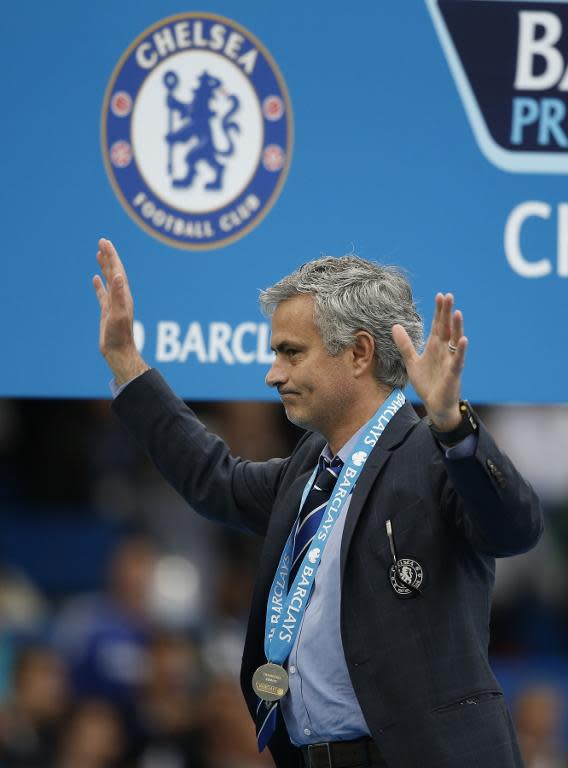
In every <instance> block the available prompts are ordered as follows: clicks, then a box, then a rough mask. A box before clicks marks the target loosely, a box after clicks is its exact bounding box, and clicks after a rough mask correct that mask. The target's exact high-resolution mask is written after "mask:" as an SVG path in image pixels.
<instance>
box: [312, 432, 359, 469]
mask: <svg viewBox="0 0 568 768" xmlns="http://www.w3.org/2000/svg"><path fill="white" fill-rule="evenodd" d="M366 426H367V425H366V424H363V426H362V427H360V428H359V429H358V430H357V432H355V434H354V435H352V436H351V437H350V438H349V440H348V441H347V442H346V443H345V444H344V445H343V446H342V447H341V448H340V449H339V451H338V452H337V456H338V457H339V458H340V459H341V461H342V462H343V463H344V464H345V461H346V460H347V459H348V458H349V456H350V455H351V453H352V452H353V449H354V448H355V446H356V445H357V442H358V441H359V438H360V437H361V436H362V435H363V433H364V431H365V427H366ZM320 458H324V459H327V460H328V461H329V462H331V461H333V459H334V458H335V456H333V454H332V453H331V449H330V447H329V443H326V444H325V445H324V447H323V450H322V452H321V453H320Z"/></svg>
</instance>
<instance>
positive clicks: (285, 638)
mask: <svg viewBox="0 0 568 768" xmlns="http://www.w3.org/2000/svg"><path fill="white" fill-rule="evenodd" d="M405 402H406V398H405V396H404V394H403V393H402V391H401V390H400V389H395V390H393V391H392V392H391V394H390V395H389V396H388V397H387V399H386V400H385V402H384V403H383V404H382V405H381V407H380V408H379V409H378V411H377V412H376V413H375V415H374V416H373V417H372V418H371V419H370V420H369V421H368V422H367V424H366V425H365V427H364V429H363V430H362V432H361V437H360V439H359V440H358V442H357V445H356V446H355V450H354V451H353V453H352V454H351V458H350V459H349V461H346V462H345V464H344V465H343V469H342V470H341V474H340V475H339V477H338V479H337V481H336V483H335V487H334V489H333V492H332V494H331V496H330V499H329V501H328V503H327V505H326V508H325V511H324V513H323V516H322V519H321V523H320V526H319V528H318V530H317V532H316V534H315V536H314V538H313V540H312V545H311V547H310V549H309V550H308V552H307V553H306V555H305V556H304V559H303V561H302V564H301V565H300V568H299V569H298V573H297V575H296V578H295V579H294V582H293V584H292V585H291V586H290V587H289V589H288V591H287V592H286V588H287V587H288V586H289V585H288V576H289V573H290V564H291V559H292V551H293V546H294V533H295V530H296V526H297V525H298V521H296V523H295V525H294V526H293V528H292V532H291V533H290V536H289V537H288V541H287V542H286V545H285V546H284V551H283V552H282V556H281V558H280V562H279V563H278V568H277V570H276V576H275V577H274V581H273V582H272V587H271V588H270V595H269V598H268V608H267V612H266V625H265V635H264V652H265V654H266V658H267V659H268V663H267V664H263V665H262V666H261V667H259V668H258V669H257V670H256V672H255V673H254V675H253V680H252V685H253V689H254V691H255V693H256V694H257V696H259V698H261V699H263V700H264V701H266V702H274V701H278V700H279V699H281V698H282V697H283V696H284V695H285V694H286V693H287V692H288V673H287V672H286V670H285V669H284V666H283V665H284V663H285V661H286V659H287V658H288V656H289V655H290V652H291V650H292V648H293V646H294V643H295V641H296V638H297V636H298V632H299V629H300V626H301V623H302V618H303V615H304V613H305V611H306V607H307V604H308V601H309V598H310V594H311V591H312V588H313V585H314V581H315V578H316V573H317V570H318V567H319V564H320V563H321V558H322V555H323V551H324V549H325V546H326V544H327V542H328V540H329V536H330V534H331V532H332V530H333V527H334V525H335V523H336V522H337V520H338V518H339V516H340V514H341V511H342V509H343V507H344V505H345V502H346V501H347V499H348V498H349V494H350V493H351V492H352V491H353V489H354V487H355V484H356V482H357V479H358V477H359V475H360V474H361V471H362V469H363V467H364V466H365V462H366V460H367V457H368V455H369V453H370V451H371V449H372V448H373V446H374V445H375V444H376V443H377V442H378V440H379V438H380V436H381V435H382V433H383V432H384V430H385V427H386V426H387V424H388V423H389V421H390V420H391V419H392V417H393V416H394V415H395V413H396V412H397V411H398V410H399V409H400V408H401V407H402V406H403V405H404V403H405ZM316 474H317V466H316V468H315V469H314V471H313V473H312V476H311V477H310V479H309V480H308V482H307V483H306V487H305V488H304V493H303V495H302V500H301V502H300V509H302V507H303V505H304V502H305V500H306V497H307V495H308V493H309V492H310V489H311V487H312V485H313V482H314V480H315V478H316ZM284 595H286V597H285V599H284Z"/></svg>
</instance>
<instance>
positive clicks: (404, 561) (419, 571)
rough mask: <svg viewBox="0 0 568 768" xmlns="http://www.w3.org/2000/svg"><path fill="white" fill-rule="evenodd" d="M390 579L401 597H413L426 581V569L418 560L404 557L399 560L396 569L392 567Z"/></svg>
mask: <svg viewBox="0 0 568 768" xmlns="http://www.w3.org/2000/svg"><path fill="white" fill-rule="evenodd" d="M389 579H390V583H391V585H392V588H393V589H394V591H395V592H396V594H397V595H398V596H399V597H413V596H414V595H416V594H417V590H419V589H420V587H421V586H422V582H423V581H424V569H423V568H422V566H421V565H420V563H419V562H417V561H416V560H412V559H411V558H409V557H403V558H401V559H400V560H397V567H396V568H395V567H394V564H393V565H391V567H390V569H389Z"/></svg>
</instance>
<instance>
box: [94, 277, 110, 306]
mask: <svg viewBox="0 0 568 768" xmlns="http://www.w3.org/2000/svg"><path fill="white" fill-rule="evenodd" d="M93 286H94V288H95V293H96V295H97V299H98V300H99V306H100V308H101V309H105V308H106V306H107V292H106V289H105V286H104V283H103V281H102V280H101V278H100V277H99V276H98V275H95V276H94V277H93Z"/></svg>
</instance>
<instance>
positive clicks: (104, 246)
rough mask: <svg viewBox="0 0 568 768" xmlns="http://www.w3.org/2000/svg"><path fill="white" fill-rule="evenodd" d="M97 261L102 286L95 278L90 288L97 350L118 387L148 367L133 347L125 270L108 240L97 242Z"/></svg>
mask: <svg viewBox="0 0 568 768" xmlns="http://www.w3.org/2000/svg"><path fill="white" fill-rule="evenodd" d="M97 261H98V262H99V266H100V268H101V270H102V273H103V275H104V278H105V281H106V285H105V283H104V282H103V281H102V280H101V278H100V277H99V275H95V277H94V278H93V285H94V287H95V292H96V294H97V299H98V300H99V304H100V307H101V321H100V332H99V348H100V350H101V352H102V354H103V356H104V358H105V360H106V361H107V363H108V364H109V366H110V369H111V370H112V372H113V374H114V378H115V381H116V384H117V385H118V386H121V385H122V384H126V383H127V382H129V381H131V379H135V378H136V377H137V376H139V375H140V374H141V373H144V371H147V370H148V368H149V366H148V365H146V363H145V362H144V360H143V359H142V357H141V356H140V354H139V353H138V350H137V349H136V345H135V344H134V333H133V330H132V328H133V323H134V302H133V300H132V294H131V293H130V288H129V286H128V278H127V277H126V271H125V269H124V266H123V264H122V262H121V260H120V259H119V257H118V253H117V252H116V249H115V247H114V245H113V244H112V243H111V242H110V240H105V239H101V240H99V250H98V253H97Z"/></svg>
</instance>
